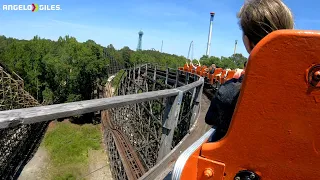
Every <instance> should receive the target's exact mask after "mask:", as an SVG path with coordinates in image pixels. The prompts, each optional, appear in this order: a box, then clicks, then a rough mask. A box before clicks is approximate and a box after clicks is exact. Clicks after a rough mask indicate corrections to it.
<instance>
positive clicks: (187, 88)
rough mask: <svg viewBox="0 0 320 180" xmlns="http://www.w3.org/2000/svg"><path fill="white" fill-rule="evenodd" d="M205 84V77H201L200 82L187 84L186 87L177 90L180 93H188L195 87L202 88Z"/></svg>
mask: <svg viewBox="0 0 320 180" xmlns="http://www.w3.org/2000/svg"><path fill="white" fill-rule="evenodd" d="M203 83H204V79H203V77H200V79H199V80H198V81H195V82H193V83H191V84H187V85H185V86H181V87H178V88H177V89H178V90H180V91H183V92H186V91H190V90H191V89H193V88H194V87H198V86H202V85H203Z"/></svg>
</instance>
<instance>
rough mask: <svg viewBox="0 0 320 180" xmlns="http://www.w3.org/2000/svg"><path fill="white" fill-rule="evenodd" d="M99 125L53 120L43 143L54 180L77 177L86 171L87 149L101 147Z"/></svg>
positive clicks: (70, 179) (69, 179)
mask: <svg viewBox="0 0 320 180" xmlns="http://www.w3.org/2000/svg"><path fill="white" fill-rule="evenodd" d="M100 143H101V132H100V126H99V125H92V124H85V125H81V126H80V125H76V124H71V123H70V122H60V123H59V122H55V125H54V126H53V127H52V129H49V130H48V131H47V133H46V135H45V137H44V142H43V145H44V146H45V148H46V149H47V150H48V152H49V154H50V160H51V167H52V168H51V169H52V171H51V174H52V176H53V177H54V179H56V180H62V179H64V180H65V179H68V180H73V179H79V178H80V177H81V176H82V175H84V174H83V173H86V172H87V167H88V150H89V149H93V150H99V149H102V147H101V144H100Z"/></svg>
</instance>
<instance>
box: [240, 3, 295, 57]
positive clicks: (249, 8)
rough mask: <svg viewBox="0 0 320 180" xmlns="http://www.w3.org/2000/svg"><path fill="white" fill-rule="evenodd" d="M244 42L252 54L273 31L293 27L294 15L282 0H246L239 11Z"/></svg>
mask: <svg viewBox="0 0 320 180" xmlns="http://www.w3.org/2000/svg"><path fill="white" fill-rule="evenodd" d="M238 18H239V24H240V27H241V29H242V32H243V38H242V39H243V43H244V45H245V47H246V49H247V51H248V53H249V54H250V52H251V51H252V49H253V48H254V46H255V45H256V44H258V42H259V41H260V40H261V39H263V38H264V37H265V36H267V35H268V34H269V33H271V32H272V31H276V30H280V29H293V26H294V23H293V16H292V13H291V11H290V9H289V8H288V7H287V6H286V5H285V4H284V3H283V2H282V0H246V2H245V4H244V5H243V6H242V7H241V9H240V12H239V13H238Z"/></svg>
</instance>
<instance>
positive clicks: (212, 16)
mask: <svg viewBox="0 0 320 180" xmlns="http://www.w3.org/2000/svg"><path fill="white" fill-rule="evenodd" d="M213 18H214V12H211V13H210V26H209V35H208V45H207V52H206V55H207V56H209V55H210V46H211V35H212V23H213Z"/></svg>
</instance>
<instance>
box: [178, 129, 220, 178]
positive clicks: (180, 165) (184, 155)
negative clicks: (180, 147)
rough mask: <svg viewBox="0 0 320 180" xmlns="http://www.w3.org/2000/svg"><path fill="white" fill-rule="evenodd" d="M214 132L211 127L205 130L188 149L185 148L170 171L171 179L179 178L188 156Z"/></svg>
mask: <svg viewBox="0 0 320 180" xmlns="http://www.w3.org/2000/svg"><path fill="white" fill-rule="evenodd" d="M213 133H215V129H214V128H211V129H210V130H209V131H207V132H206V133H205V134H204V135H203V136H201V138H199V139H198V140H197V141H196V142H194V143H193V144H192V145H191V146H190V147H189V148H188V149H186V150H185V151H184V152H183V153H182V154H181V155H180V156H179V158H178V160H177V161H176V163H175V165H174V169H173V172H172V180H179V179H180V176H181V174H182V171H183V168H184V166H185V164H186V162H187V161H188V159H189V158H190V156H191V155H192V154H193V153H194V152H195V151H196V150H197V149H198V148H199V147H200V146H201V145H202V144H203V143H204V142H205V141H206V140H208V138H209V137H210V135H212V134H213Z"/></svg>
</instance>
